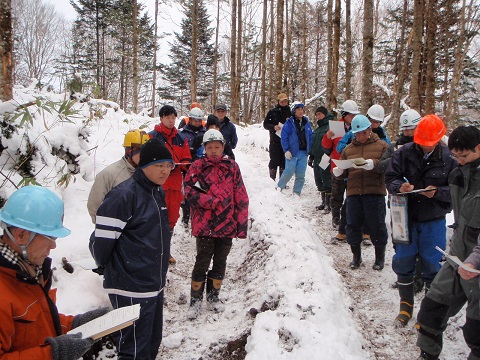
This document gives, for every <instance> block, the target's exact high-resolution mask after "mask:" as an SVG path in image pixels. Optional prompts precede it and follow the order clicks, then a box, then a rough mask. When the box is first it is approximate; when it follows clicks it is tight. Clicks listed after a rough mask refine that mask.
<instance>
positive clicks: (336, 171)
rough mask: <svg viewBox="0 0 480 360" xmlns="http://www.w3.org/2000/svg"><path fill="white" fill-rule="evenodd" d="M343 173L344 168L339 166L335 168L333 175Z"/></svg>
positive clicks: (337, 175)
mask: <svg viewBox="0 0 480 360" xmlns="http://www.w3.org/2000/svg"><path fill="white" fill-rule="evenodd" d="M342 174H343V169H340V168H339V167H338V166H337V167H335V168H334V169H333V175H334V176H335V177H339V176H340V175H342Z"/></svg>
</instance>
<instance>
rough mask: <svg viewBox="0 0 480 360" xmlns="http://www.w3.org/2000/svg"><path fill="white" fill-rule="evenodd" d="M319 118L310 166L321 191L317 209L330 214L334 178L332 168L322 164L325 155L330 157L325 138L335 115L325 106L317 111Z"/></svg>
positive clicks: (310, 156)
mask: <svg viewBox="0 0 480 360" xmlns="http://www.w3.org/2000/svg"><path fill="white" fill-rule="evenodd" d="M315 117H316V118H317V128H316V129H315V131H314V132H313V140H312V147H311V149H310V153H309V154H308V155H309V156H308V166H310V167H312V168H313V175H314V177H315V185H316V186H317V189H318V191H320V194H321V197H322V203H321V204H320V205H319V206H317V207H316V209H317V210H324V212H325V214H328V213H330V197H331V195H332V176H331V175H330V166H327V167H325V168H322V167H321V166H320V162H321V161H322V157H323V156H324V155H326V156H327V155H329V154H330V152H326V151H325V150H324V149H323V147H322V139H323V136H324V135H325V134H326V132H327V131H328V122H329V121H330V120H333V115H332V114H329V113H328V110H327V108H326V107H324V106H319V107H318V108H317V110H315Z"/></svg>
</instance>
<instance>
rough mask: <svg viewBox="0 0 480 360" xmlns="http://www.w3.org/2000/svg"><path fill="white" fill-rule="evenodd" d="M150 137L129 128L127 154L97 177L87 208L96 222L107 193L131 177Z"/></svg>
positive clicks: (126, 141) (125, 144) (124, 145)
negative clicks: (141, 148) (143, 147)
mask: <svg viewBox="0 0 480 360" xmlns="http://www.w3.org/2000/svg"><path fill="white" fill-rule="evenodd" d="M148 139H150V136H148V134H147V133H146V132H145V131H143V130H139V129H133V130H129V131H128V132H127V133H126V134H125V137H124V139H123V147H124V148H125V155H124V156H123V157H122V158H121V159H120V160H118V161H116V162H114V163H113V164H110V165H108V166H107V167H106V168H105V169H103V170H102V171H100V172H99V173H98V174H97V176H96V177H95V181H94V182H93V185H92V188H91V189H90V193H89V194H88V200H87V209H88V213H89V214H90V217H91V218H92V222H93V223H94V224H95V217H96V214H97V209H98V207H99V206H100V204H101V203H102V201H103V199H105V195H107V193H108V192H109V191H110V190H112V189H113V188H114V187H115V186H117V185H118V184H120V183H121V182H124V181H125V180H127V179H129V178H130V177H131V176H132V175H133V173H134V172H135V169H136V168H137V166H138V161H139V160H140V147H141V146H142V145H143V144H145V143H146V142H147V140H148Z"/></svg>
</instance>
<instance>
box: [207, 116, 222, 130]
mask: <svg viewBox="0 0 480 360" xmlns="http://www.w3.org/2000/svg"><path fill="white" fill-rule="evenodd" d="M212 125H215V126H218V128H220V126H221V125H222V124H221V123H220V120H219V119H218V116H217V115H213V114H210V115H208V117H207V125H206V126H205V127H206V128H207V129H208V128H209V127H210V126H212Z"/></svg>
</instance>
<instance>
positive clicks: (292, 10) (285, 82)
mask: <svg viewBox="0 0 480 360" xmlns="http://www.w3.org/2000/svg"><path fill="white" fill-rule="evenodd" d="M286 8H287V11H286V14H285V19H286V21H287V23H286V26H285V29H286V31H285V32H286V34H287V44H286V46H287V48H286V51H285V57H286V59H285V69H284V70H283V73H284V74H285V76H284V78H283V86H282V89H278V90H279V91H280V90H282V91H288V89H291V76H290V67H291V64H292V62H291V59H292V33H293V30H292V28H293V21H294V20H293V15H294V14H295V0H292V6H291V8H290V20H288V1H287V2H286Z"/></svg>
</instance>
